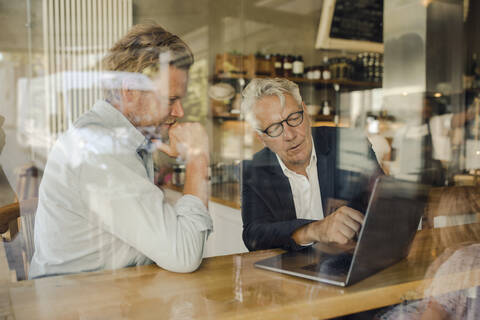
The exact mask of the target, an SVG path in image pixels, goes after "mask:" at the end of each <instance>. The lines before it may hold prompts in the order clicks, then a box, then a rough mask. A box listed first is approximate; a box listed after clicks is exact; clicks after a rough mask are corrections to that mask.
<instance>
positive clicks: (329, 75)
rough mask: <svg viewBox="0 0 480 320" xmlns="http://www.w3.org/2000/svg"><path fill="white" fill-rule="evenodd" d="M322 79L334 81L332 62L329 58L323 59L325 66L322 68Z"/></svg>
mask: <svg viewBox="0 0 480 320" xmlns="http://www.w3.org/2000/svg"><path fill="white" fill-rule="evenodd" d="M321 73H322V74H321V79H323V80H330V79H332V72H331V71H330V62H329V60H328V57H323V65H322V67H321Z"/></svg>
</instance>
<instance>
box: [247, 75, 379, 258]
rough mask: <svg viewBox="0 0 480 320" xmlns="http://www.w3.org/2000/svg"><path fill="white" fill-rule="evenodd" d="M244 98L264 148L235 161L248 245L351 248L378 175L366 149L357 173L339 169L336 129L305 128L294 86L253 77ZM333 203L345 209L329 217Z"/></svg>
mask: <svg viewBox="0 0 480 320" xmlns="http://www.w3.org/2000/svg"><path fill="white" fill-rule="evenodd" d="M243 95H244V100H243V102H242V109H243V110H244V111H245V112H246V115H247V121H248V122H249V123H250V124H251V125H252V126H253V127H254V128H255V129H256V130H257V134H258V137H259V139H260V140H261V141H262V142H263V144H264V145H265V148H264V149H263V150H261V151H259V152H258V153H256V154H255V155H254V157H253V159H252V160H246V161H244V162H243V164H242V177H243V179H242V219H243V241H244V242H245V245H246V246H247V248H248V249H249V250H261V249H270V248H283V249H286V250H298V249H301V248H303V247H304V246H306V245H310V244H312V243H314V242H323V243H327V244H331V243H334V244H337V245H340V246H343V247H344V248H349V247H352V246H353V245H354V243H355V242H354V239H355V237H356V235H357V233H358V231H359V229H360V227H361V224H362V222H363V214H362V212H364V211H365V209H366V205H367V203H368V196H369V193H370V190H371V187H372V186H373V182H374V180H375V178H376V176H378V175H380V174H382V171H381V169H380V167H379V166H378V163H377V162H376V159H375V156H374V154H373V151H372V150H371V148H370V146H369V144H368V143H365V146H366V148H365V149H366V150H365V151H366V152H365V165H364V166H363V167H364V168H365V169H364V170H363V172H354V171H350V170H344V169H341V168H339V162H340V159H339V158H340V156H339V155H340V150H339V149H340V148H339V141H338V140H339V139H340V138H339V136H340V129H337V128H331V127H319V128H313V129H312V128H311V125H310V119H309V118H308V115H307V114H306V110H305V109H306V107H305V104H304V103H303V102H302V100H301V97H300V93H299V90H298V86H297V85H296V84H295V83H293V82H291V81H289V80H286V79H254V80H252V81H251V82H250V84H249V85H248V86H247V87H246V88H245V90H244V92H243ZM345 130H348V129H345ZM364 140H365V141H366V139H364ZM315 162H316V165H315ZM317 179H318V180H317ZM305 186H306V187H305ZM332 200H333V201H337V203H338V201H341V203H343V204H345V205H343V206H340V207H339V208H336V210H334V211H333V212H329V211H330V210H329V207H331V203H333V202H332ZM300 202H302V203H300ZM309 206H310V207H309ZM297 210H298V211H302V212H300V213H299V212H296V211H297Z"/></svg>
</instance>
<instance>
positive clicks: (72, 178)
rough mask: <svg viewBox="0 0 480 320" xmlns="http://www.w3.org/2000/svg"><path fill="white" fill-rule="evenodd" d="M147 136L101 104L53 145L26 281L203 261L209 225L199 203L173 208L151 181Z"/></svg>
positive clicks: (183, 201) (186, 199) (186, 266)
mask: <svg viewBox="0 0 480 320" xmlns="http://www.w3.org/2000/svg"><path fill="white" fill-rule="evenodd" d="M145 144H146V141H145V137H144V136H143V135H142V134H141V133H140V131H138V130H137V129H136V128H135V127H134V126H133V125H132V124H131V123H130V122H129V121H128V120H127V119H126V118H125V117H124V116H123V115H122V114H121V113H120V112H119V111H118V110H117V109H115V108H114V107H113V106H111V105H110V104H108V103H107V102H105V101H98V102H97V103H96V104H95V105H94V107H93V108H92V109H91V110H90V111H89V112H87V113H86V114H85V115H83V116H82V117H81V118H79V119H78V121H76V122H75V124H74V125H73V127H72V128H71V129H70V130H68V131H67V132H66V133H65V134H64V135H63V136H62V137H60V138H59V139H58V141H57V142H56V143H55V145H54V147H53V148H52V151H51V153H50V155H49V158H48V162H47V165H46V168H45V172H44V175H43V178H42V182H41V185H40V190H39V205H38V210H37V214H36V219H35V253H34V255H33V259H32V262H31V266H30V277H31V278H35V277H40V276H45V275H52V274H63V273H77V272H83V271H93V270H102V269H117V268H123V267H127V266H134V265H143V264H149V263H151V262H152V261H153V262H155V263H156V264H157V265H158V266H160V267H162V268H165V269H167V270H171V271H176V272H190V271H194V270H195V269H196V268H197V267H198V266H199V265H200V263H201V261H202V257H203V250H204V247H205V243H206V240H207V237H208V235H209V233H210V232H211V231H212V230H213V226H212V219H211V217H210V215H209V214H208V211H207V208H206V207H205V206H204V204H203V203H202V201H201V200H200V199H199V198H197V197H195V196H192V195H184V196H183V197H182V198H180V199H179V200H178V201H177V203H176V204H175V206H171V205H170V204H168V203H167V202H166V201H165V199H164V193H163V192H162V190H161V189H160V188H158V187H157V186H156V185H155V184H154V183H153V162H152V155H151V153H147V154H146V155H145V156H144V157H143V159H142V157H141V156H140V154H139V152H138V151H139V150H140V149H142V148H144V147H145Z"/></svg>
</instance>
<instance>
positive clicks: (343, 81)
mask: <svg viewBox="0 0 480 320" xmlns="http://www.w3.org/2000/svg"><path fill="white" fill-rule="evenodd" d="M256 77H257V78H269V77H270V76H260V75H258V76H256ZM242 78H243V79H246V80H249V79H250V78H248V77H246V76H244V75H238V74H230V75H216V76H214V78H213V79H214V80H222V79H242ZM286 79H288V80H291V81H293V82H296V83H307V84H325V85H331V84H338V85H341V86H347V87H368V88H380V87H381V86H382V83H381V82H366V81H354V80H347V79H332V80H323V79H306V78H297V77H286Z"/></svg>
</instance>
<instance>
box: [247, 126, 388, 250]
mask: <svg viewBox="0 0 480 320" xmlns="http://www.w3.org/2000/svg"><path fill="white" fill-rule="evenodd" d="M338 130H348V129H337V128H332V127H318V128H312V137H313V141H314V146H315V151H316V155H317V171H318V182H319V186H320V193H321V198H322V206H323V214H324V216H327V215H328V214H329V213H330V212H327V211H326V210H327V201H328V199H330V198H333V199H341V200H346V201H348V206H349V207H352V208H354V209H356V210H359V211H360V212H365V209H366V206H367V204H368V197H369V194H370V191H371V188H372V187H373V183H374V181H375V178H376V177H377V176H378V175H380V174H383V172H382V170H381V169H380V167H379V165H378V163H377V160H376V158H375V154H374V153H373V151H372V149H371V148H370V145H369V144H366V145H368V150H367V151H366V152H365V154H366V159H367V158H368V160H367V161H370V162H371V163H373V165H371V166H370V167H371V168H372V169H371V170H367V171H366V172H363V173H358V172H351V171H345V170H340V169H338V168H337V167H338V165H337V156H338V150H337V134H338ZM368 171H369V172H368ZM242 219H243V241H244V243H245V245H246V247H247V248H248V249H249V250H250V251H252V250H261V249H271V248H283V249H286V250H299V249H301V248H302V246H299V245H297V244H296V243H295V241H294V240H293V239H292V238H291V236H292V234H293V232H294V231H295V230H297V229H298V228H300V227H302V226H304V225H306V224H308V223H311V222H313V221H314V220H307V219H297V216H296V213H295V205H294V202H293V195H292V190H291V188H290V183H289V181H288V178H287V177H286V176H285V175H284V173H283V172H282V169H281V167H280V164H279V163H278V160H277V157H276V156H275V153H273V152H272V151H271V150H270V149H268V148H264V149H263V150H261V151H259V152H258V153H256V154H255V155H254V157H253V159H252V160H245V161H243V162H242Z"/></svg>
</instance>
